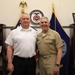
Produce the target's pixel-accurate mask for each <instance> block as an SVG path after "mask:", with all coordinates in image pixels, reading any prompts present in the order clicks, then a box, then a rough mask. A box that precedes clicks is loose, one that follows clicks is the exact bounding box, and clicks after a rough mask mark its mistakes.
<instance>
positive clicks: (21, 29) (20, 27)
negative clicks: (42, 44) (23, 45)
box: [19, 25, 32, 31]
mask: <svg viewBox="0 0 75 75" xmlns="http://www.w3.org/2000/svg"><path fill="white" fill-rule="evenodd" d="M19 29H20V31H31V30H32V29H31V27H29V28H28V29H24V28H22V26H21V25H20V26H19Z"/></svg>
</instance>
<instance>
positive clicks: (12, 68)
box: [7, 63, 14, 72]
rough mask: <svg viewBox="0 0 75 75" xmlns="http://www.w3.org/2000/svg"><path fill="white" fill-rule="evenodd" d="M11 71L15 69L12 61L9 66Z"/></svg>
mask: <svg viewBox="0 0 75 75" xmlns="http://www.w3.org/2000/svg"><path fill="white" fill-rule="evenodd" d="M7 69H8V70H9V71H10V72H12V71H14V66H13V64H12V63H8V68H7Z"/></svg>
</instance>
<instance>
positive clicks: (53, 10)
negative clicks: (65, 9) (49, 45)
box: [52, 2, 56, 30]
mask: <svg viewBox="0 0 75 75" xmlns="http://www.w3.org/2000/svg"><path fill="white" fill-rule="evenodd" d="M52 12H53V13H54V15H55V18H54V30H56V14H55V9H54V2H53V3H52Z"/></svg>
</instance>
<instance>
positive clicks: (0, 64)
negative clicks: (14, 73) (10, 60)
mask: <svg viewBox="0 0 75 75" xmlns="http://www.w3.org/2000/svg"><path fill="white" fill-rule="evenodd" d="M0 67H2V57H1V56H0Z"/></svg>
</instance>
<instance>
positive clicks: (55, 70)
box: [54, 66, 59, 75]
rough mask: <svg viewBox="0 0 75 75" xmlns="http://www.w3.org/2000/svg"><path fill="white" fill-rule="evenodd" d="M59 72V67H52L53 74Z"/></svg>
mask: <svg viewBox="0 0 75 75" xmlns="http://www.w3.org/2000/svg"><path fill="white" fill-rule="evenodd" d="M58 74H59V67H58V66H55V68H54V75H58Z"/></svg>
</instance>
